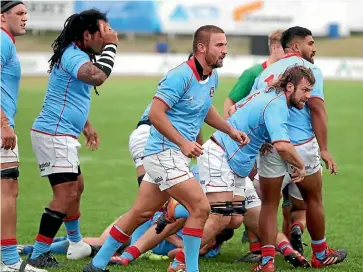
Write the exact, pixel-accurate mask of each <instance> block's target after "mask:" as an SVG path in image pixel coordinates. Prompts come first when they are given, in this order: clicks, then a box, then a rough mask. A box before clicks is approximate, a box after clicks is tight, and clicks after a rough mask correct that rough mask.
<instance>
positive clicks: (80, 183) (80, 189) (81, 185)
mask: <svg viewBox="0 0 363 272" xmlns="http://www.w3.org/2000/svg"><path fill="white" fill-rule="evenodd" d="M77 183H78V189H77V195H78V198H80V197H81V195H82V193H83V191H84V182H83V177H82V176H79V177H78V182H77Z"/></svg>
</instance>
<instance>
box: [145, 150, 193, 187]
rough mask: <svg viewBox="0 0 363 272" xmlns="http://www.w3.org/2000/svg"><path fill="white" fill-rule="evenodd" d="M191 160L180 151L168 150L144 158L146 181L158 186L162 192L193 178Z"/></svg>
mask: <svg viewBox="0 0 363 272" xmlns="http://www.w3.org/2000/svg"><path fill="white" fill-rule="evenodd" d="M190 161H191V159H190V158H188V157H186V156H185V155H184V154H183V153H182V152H181V151H180V150H174V149H167V150H164V151H162V152H159V153H156V154H152V155H149V156H146V157H144V159H143V164H144V167H145V171H146V174H145V176H144V179H143V180H144V181H147V182H150V183H154V184H157V185H158V186H159V188H160V190H161V191H165V190H167V189H169V188H171V187H173V186H174V185H176V184H178V183H181V182H183V181H186V180H188V179H191V178H193V174H192V172H191V171H190V169H189V163H190Z"/></svg>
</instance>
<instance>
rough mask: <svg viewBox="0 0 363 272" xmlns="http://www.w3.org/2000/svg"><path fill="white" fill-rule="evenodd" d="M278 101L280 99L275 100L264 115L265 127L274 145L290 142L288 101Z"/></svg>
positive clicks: (267, 107)
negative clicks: (275, 143)
mask: <svg viewBox="0 0 363 272" xmlns="http://www.w3.org/2000/svg"><path fill="white" fill-rule="evenodd" d="M278 100H280V99H275V100H273V101H271V102H270V103H269V104H268V105H267V106H266V108H265V111H264V114H263V118H264V121H265V126H266V129H267V131H268V134H269V138H270V140H271V142H272V143H274V142H281V141H284V142H290V137H289V134H288V129H287V119H288V116H289V109H288V107H287V105H286V101H284V100H282V101H278Z"/></svg>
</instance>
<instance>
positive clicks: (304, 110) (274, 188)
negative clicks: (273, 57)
mask: <svg viewBox="0 0 363 272" xmlns="http://www.w3.org/2000/svg"><path fill="white" fill-rule="evenodd" d="M281 44H282V47H283V48H284V51H285V53H286V55H285V57H284V58H283V59H281V60H280V61H278V62H276V63H274V64H272V65H271V66H270V67H268V68H267V69H265V70H264V71H263V72H262V73H261V75H260V76H259V77H258V78H257V79H256V81H255V84H254V87H253V88H252V92H254V91H256V92H258V91H259V90H260V89H261V88H266V87H267V86H268V85H269V84H270V83H271V82H273V81H274V80H276V79H278V77H279V76H280V75H281V74H283V73H284V72H285V71H286V69H287V68H288V67H290V66H292V65H297V64H298V65H303V66H305V67H307V68H310V69H312V71H313V73H314V76H315V79H316V83H315V85H314V89H313V91H312V92H311V97H310V99H309V100H308V101H307V102H306V103H303V102H301V103H299V104H298V108H291V109H290V110H289V119H288V121H287V124H288V130H289V141H291V143H292V144H293V145H295V148H296V151H297V152H298V154H299V155H300V156H301V158H302V159H303V162H304V169H305V170H306V176H305V177H304V179H303V180H302V181H301V182H299V183H297V184H296V185H297V186H298V188H299V190H300V192H301V195H302V198H303V199H304V201H305V204H306V224H307V228H308V231H309V234H310V236H311V240H312V241H311V247H312V251H313V256H312V266H313V267H315V268H322V267H325V266H327V265H332V264H336V263H340V262H342V261H343V260H344V259H345V258H346V256H347V252H346V251H345V250H344V249H340V250H332V249H330V248H329V247H328V245H327V242H326V238H325V218H324V208H323V202H322V176H321V165H320V158H322V159H323V161H324V162H325V165H326V168H327V169H330V170H331V173H333V174H335V173H336V171H337V165H336V163H335V161H334V159H333V157H332V156H331V154H330V153H329V151H328V146H327V114H326V109H325V103H324V94H323V76H322V73H321V71H320V69H319V68H318V67H317V66H316V65H314V55H315V53H316V47H315V42H314V39H313V37H312V33H311V31H310V30H308V29H306V28H303V27H299V26H296V27H291V28H289V29H287V30H286V31H284V33H283V34H282V37H281ZM319 149H320V155H319ZM291 170H292V168H291V166H290V165H288V164H286V162H284V161H283V159H282V158H281V157H280V156H279V154H278V152H276V150H275V149H273V150H272V152H268V153H267V154H266V155H264V156H261V158H260V165H259V179H260V186H261V193H262V198H261V199H262V206H261V215H260V230H261V237H260V238H261V242H262V245H263V247H262V262H261V265H259V266H258V267H257V268H256V270H255V271H275V265H274V257H275V249H274V241H275V240H276V228H275V225H276V224H277V210H278V204H279V200H280V192H281V184H282V182H283V178H284V177H285V175H286V172H287V171H289V172H290V173H291Z"/></svg>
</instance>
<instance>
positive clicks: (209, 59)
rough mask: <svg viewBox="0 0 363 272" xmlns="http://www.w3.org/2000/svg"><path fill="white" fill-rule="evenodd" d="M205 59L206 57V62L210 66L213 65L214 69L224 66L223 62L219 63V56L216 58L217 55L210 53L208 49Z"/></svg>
mask: <svg viewBox="0 0 363 272" xmlns="http://www.w3.org/2000/svg"><path fill="white" fill-rule="evenodd" d="M204 59H205V62H206V63H207V65H208V66H209V67H211V68H212V69H216V68H220V67H222V66H223V64H219V63H218V60H219V57H218V58H217V59H215V57H214V56H213V55H212V54H209V52H208V50H207V52H206V54H205V58H204Z"/></svg>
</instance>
